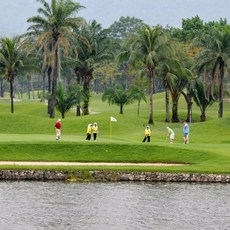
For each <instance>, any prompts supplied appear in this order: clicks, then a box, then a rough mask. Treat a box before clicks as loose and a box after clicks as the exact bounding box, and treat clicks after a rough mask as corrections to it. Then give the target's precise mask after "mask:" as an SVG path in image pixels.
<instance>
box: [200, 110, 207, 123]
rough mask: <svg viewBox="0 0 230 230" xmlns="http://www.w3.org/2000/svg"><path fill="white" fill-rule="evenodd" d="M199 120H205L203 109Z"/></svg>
mask: <svg viewBox="0 0 230 230" xmlns="http://www.w3.org/2000/svg"><path fill="white" fill-rule="evenodd" d="M200 121H201V122H202V121H206V114H205V111H203V112H202V113H201V115H200Z"/></svg>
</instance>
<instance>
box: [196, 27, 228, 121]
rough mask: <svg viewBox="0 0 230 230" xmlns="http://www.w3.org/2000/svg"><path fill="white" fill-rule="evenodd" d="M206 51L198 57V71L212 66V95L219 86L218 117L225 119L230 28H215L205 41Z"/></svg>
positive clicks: (206, 36)
mask: <svg viewBox="0 0 230 230" xmlns="http://www.w3.org/2000/svg"><path fill="white" fill-rule="evenodd" d="M203 46H204V49H203V50H202V51H201V53H200V54H199V55H198V58H197V64H196V66H197V67H198V71H199V72H201V71H203V70H204V68H205V67H207V66H209V67H210V66H211V68H212V70H211V74H212V94H213V95H214V89H215V86H216V84H217V85H218V101H219V110H218V117H219V118H221V117H223V97H224V73H225V66H226V65H227V62H228V61H229V59H230V26H229V25H225V26H224V27H222V28H219V27H217V26H215V27H214V28H213V29H212V30H210V31H209V32H208V33H207V34H205V38H204V41H203Z"/></svg>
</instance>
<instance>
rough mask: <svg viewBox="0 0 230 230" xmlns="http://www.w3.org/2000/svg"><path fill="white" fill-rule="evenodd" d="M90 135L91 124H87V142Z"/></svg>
mask: <svg viewBox="0 0 230 230" xmlns="http://www.w3.org/2000/svg"><path fill="white" fill-rule="evenodd" d="M91 133H92V124H88V126H87V130H86V140H87V141H90V139H91Z"/></svg>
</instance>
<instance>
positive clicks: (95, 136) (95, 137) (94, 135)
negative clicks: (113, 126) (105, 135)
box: [93, 133, 97, 141]
mask: <svg viewBox="0 0 230 230" xmlns="http://www.w3.org/2000/svg"><path fill="white" fill-rule="evenodd" d="M93 139H94V140H95V141H96V139H97V133H94V134H93Z"/></svg>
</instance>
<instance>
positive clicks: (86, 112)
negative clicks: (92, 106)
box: [83, 84, 90, 115]
mask: <svg viewBox="0 0 230 230" xmlns="http://www.w3.org/2000/svg"><path fill="white" fill-rule="evenodd" d="M83 90H84V101H83V114H84V115H89V97H90V93H89V86H88V84H84V85H83Z"/></svg>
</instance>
